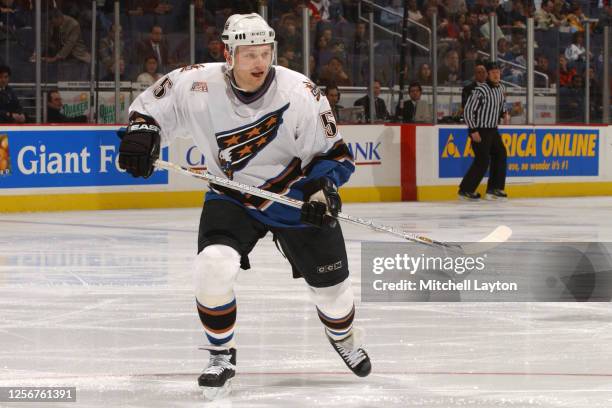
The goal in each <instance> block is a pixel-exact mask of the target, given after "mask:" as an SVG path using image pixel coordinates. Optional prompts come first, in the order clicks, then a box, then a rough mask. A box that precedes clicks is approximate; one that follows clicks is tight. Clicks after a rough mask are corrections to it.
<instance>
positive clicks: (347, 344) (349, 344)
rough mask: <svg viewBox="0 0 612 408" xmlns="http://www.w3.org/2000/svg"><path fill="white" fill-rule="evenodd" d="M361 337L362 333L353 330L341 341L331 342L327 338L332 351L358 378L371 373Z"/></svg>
mask: <svg viewBox="0 0 612 408" xmlns="http://www.w3.org/2000/svg"><path fill="white" fill-rule="evenodd" d="M362 337H363V335H362V333H361V332H360V331H357V330H355V329H354V330H353V333H352V334H351V335H350V336H349V337H347V338H345V339H343V340H333V339H331V338H330V337H329V336H328V337H327V338H328V339H329V342H330V343H331V344H332V346H333V347H334V350H336V352H337V353H338V354H339V355H340V357H342V361H344V363H345V364H346V366H347V367H348V368H350V369H351V371H352V372H354V373H355V375H357V376H359V377H365V376H367V375H368V374H370V371H372V364H371V363H370V357H368V354H367V353H366V351H365V350H364V348H363V345H362V344H361V340H362Z"/></svg>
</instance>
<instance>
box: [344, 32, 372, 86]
mask: <svg viewBox="0 0 612 408" xmlns="http://www.w3.org/2000/svg"><path fill="white" fill-rule="evenodd" d="M369 47H370V41H369V39H368V35H367V26H366V24H365V23H364V22H363V21H359V22H358V23H356V24H355V34H354V35H353V43H352V46H351V49H352V61H351V64H350V65H351V74H352V78H353V79H354V82H355V84H359V85H362V84H365V78H363V77H362V66H363V65H364V64H365V63H366V61H367V59H368V52H369ZM337 85H340V86H341V84H339V83H338V84H337Z"/></svg>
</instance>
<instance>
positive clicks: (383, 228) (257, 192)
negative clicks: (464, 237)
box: [155, 160, 512, 254]
mask: <svg viewBox="0 0 612 408" xmlns="http://www.w3.org/2000/svg"><path fill="white" fill-rule="evenodd" d="M155 167H157V168H159V169H165V170H172V171H174V172H177V173H180V174H184V175H186V176H191V177H195V178H198V179H201V180H205V181H208V182H209V183H212V184H216V185H219V186H223V187H227V188H229V189H232V190H236V191H240V192H242V193H246V194H251V195H254V196H256V197H260V198H263V199H266V200H270V201H274V202H277V203H280V204H284V205H288V206H290V207H294V208H302V205H303V204H304V202H303V201H300V200H296V199H295V198H291V197H287V196H284V195H281V194H276V193H273V192H271V191H267V190H262V189H260V188H257V187H253V186H250V185H248V184H243V183H240V182H237V181H234V180H230V179H227V178H223V177H219V176H215V175H213V174H210V173H208V172H196V171H194V170H190V169H188V168H186V167H183V166H179V165H177V164H174V163H170V162H167V161H163V160H156V161H155ZM336 218H337V219H339V220H342V221H347V222H350V223H352V224H356V225H361V226H365V227H368V228H371V229H373V230H375V231H380V232H386V233H389V234H391V235H395V236H396V237H400V238H403V239H405V240H408V241H412V242H418V243H420V244H425V245H429V246H433V247H438V248H444V249H449V250H452V251H460V252H463V253H466V254H471V253H478V252H482V251H484V250H486V249H489V247H491V246H495V245H490V244H495V243H500V242H505V241H506V240H508V238H510V235H512V230H511V229H510V228H509V227H507V226H505V225H500V226H498V227H497V228H495V230H493V232H491V233H490V234H489V235H487V236H486V237H484V238H483V239H481V240H480V241H479V242H478V243H471V244H463V245H462V244H452V243H448V242H442V241H437V240H435V239H431V238H428V237H425V236H422V235H418V234H415V233H410V232H405V231H400V230H397V229H395V228H393V227H390V226H388V225H383V224H379V223H377V222H374V221H373V220H368V219H363V218H358V217H353V216H352V215H349V214H345V213H342V212H341V213H338V215H337V216H336ZM482 243H490V244H488V245H487V244H484V245H483V244H482Z"/></svg>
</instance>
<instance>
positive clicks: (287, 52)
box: [279, 45, 302, 71]
mask: <svg viewBox="0 0 612 408" xmlns="http://www.w3.org/2000/svg"><path fill="white" fill-rule="evenodd" d="M279 54H280V56H281V57H284V58H285V59H286V60H287V62H288V63H289V69H292V70H294V71H301V70H302V69H301V68H302V67H301V66H300V63H301V59H300V58H299V57H298V55H297V54H296V52H295V50H294V48H293V45H286V46H285V47H284V48H283V49H281V51H280V53H279ZM300 57H301V56H300Z"/></svg>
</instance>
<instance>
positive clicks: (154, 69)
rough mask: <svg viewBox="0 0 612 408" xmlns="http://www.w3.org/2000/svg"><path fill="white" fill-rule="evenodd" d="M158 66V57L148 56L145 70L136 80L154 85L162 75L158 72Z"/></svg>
mask: <svg viewBox="0 0 612 408" xmlns="http://www.w3.org/2000/svg"><path fill="white" fill-rule="evenodd" d="M158 68H159V65H157V59H156V58H155V57H154V56H152V55H150V56H148V57H147V58H145V61H144V72H142V73H141V74H140V75H138V77H137V78H136V82H140V83H141V84H147V85H149V86H151V85H153V84H154V83H155V82H157V80H158V79H159V78H161V77H162V74H160V73H159V72H158Z"/></svg>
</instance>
